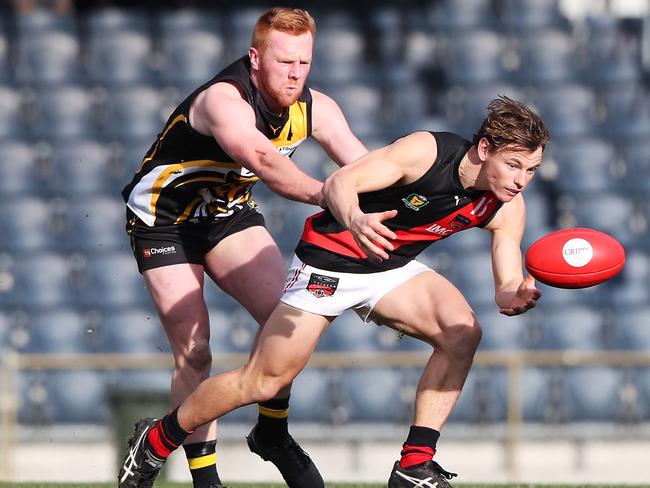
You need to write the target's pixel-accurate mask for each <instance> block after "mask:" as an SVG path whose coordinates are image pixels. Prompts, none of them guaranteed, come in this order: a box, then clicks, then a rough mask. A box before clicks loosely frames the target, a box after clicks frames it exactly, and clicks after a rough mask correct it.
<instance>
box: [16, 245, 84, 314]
mask: <svg viewBox="0 0 650 488" xmlns="http://www.w3.org/2000/svg"><path fill="white" fill-rule="evenodd" d="M44 270H47V272H45V271H44ZM8 273H10V274H9V275H8V276H10V279H11V283H12V286H11V287H10V289H9V290H7V297H6V298H7V302H6V303H9V304H12V305H17V306H21V307H33V308H35V309H40V308H46V307H54V306H61V305H73V304H75V303H77V300H78V297H79V289H78V288H77V286H76V283H75V281H74V275H73V268H72V263H71V261H70V259H68V258H66V257H64V256H61V255H58V254H54V253H49V252H44V251H41V252H39V253H38V254H36V255H30V254H21V255H20V257H19V258H16V260H15V263H14V265H13V266H11V267H10V268H9V270H8Z"/></svg>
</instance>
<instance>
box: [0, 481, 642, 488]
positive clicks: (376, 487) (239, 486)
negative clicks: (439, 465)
mask: <svg viewBox="0 0 650 488" xmlns="http://www.w3.org/2000/svg"><path fill="white" fill-rule="evenodd" d="M64 486H65V487H66V488H68V487H69V488H115V483H90V484H88V483H81V484H80V483H6V482H5V483H2V482H0V488H62V487H64ZM454 486H455V487H456V488H622V487H625V488H650V485H621V484H616V485H528V484H501V485H467V484H455V485H454ZM155 488H191V485H190V484H188V483H164V482H159V483H156V486H155ZM228 488H286V485H282V484H274V483H256V484H250V483H228ZM327 488H386V485H384V484H363V483H331V484H329V483H328V485H327Z"/></svg>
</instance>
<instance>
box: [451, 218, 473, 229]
mask: <svg viewBox="0 0 650 488" xmlns="http://www.w3.org/2000/svg"><path fill="white" fill-rule="evenodd" d="M471 223H472V221H471V220H470V219H468V218H467V217H465V216H464V215H461V214H458V215H456V216H455V217H454V218H453V219H452V220H451V222H449V227H451V230H453V231H455V232H458V231H461V230H463V229H464V228H465V227H467V226H468V225H469V224H471Z"/></svg>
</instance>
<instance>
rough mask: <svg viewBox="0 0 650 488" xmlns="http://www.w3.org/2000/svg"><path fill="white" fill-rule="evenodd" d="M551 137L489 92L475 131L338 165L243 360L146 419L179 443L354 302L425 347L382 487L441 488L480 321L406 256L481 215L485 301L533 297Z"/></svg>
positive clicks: (369, 317) (263, 388)
mask: <svg viewBox="0 0 650 488" xmlns="http://www.w3.org/2000/svg"><path fill="white" fill-rule="evenodd" d="M548 138H549V135H548V131H547V130H546V127H545V126H544V123H543V122H542V121H541V119H540V118H539V117H538V116H537V115H536V114H534V113H533V112H532V111H531V110H530V109H529V108H527V107H526V106H525V105H523V104H521V103H519V102H516V101H514V100H511V99H509V98H507V97H500V98H498V99H495V100H493V101H492V102H491V103H490V104H489V105H488V114H487V117H486V118H485V120H484V122H483V125H482V126H481V128H480V129H479V131H478V133H477V134H476V135H475V136H474V140H473V141H467V140H465V139H463V138H462V137H460V136H458V135H455V134H450V133H445V132H427V131H420V132H414V133H412V134H409V135H407V136H405V137H403V138H401V139H398V140H397V141H395V142H394V143H392V144H390V145H388V146H386V147H384V148H380V149H377V150H375V151H372V152H370V153H368V154H366V155H364V156H362V157H361V158H359V159H358V160H357V161H355V162H354V163H352V164H350V165H348V166H345V167H344V168H341V169H340V170H338V171H336V172H335V173H334V174H333V175H332V176H330V177H329V178H328V179H327V181H326V182H325V186H324V188H323V196H324V203H325V207H326V210H325V211H323V212H321V213H319V214H316V215H314V216H312V217H309V218H308V219H307V221H306V223H305V230H304V232H303V235H302V238H301V240H300V243H299V244H298V247H297V248H296V256H295V258H294V262H293V264H292V266H291V270H290V274H289V277H288V279H287V283H286V285H285V292H284V294H283V296H282V299H281V302H280V304H279V305H278V306H277V307H276V309H275V310H274V311H273V313H272V314H271V317H270V318H269V320H268V322H267V323H266V324H265V326H264V328H263V329H262V331H261V334H260V337H259V341H258V343H257V344H256V346H255V348H254V350H253V353H252V355H251V358H250V361H249V363H248V364H247V365H246V366H244V367H242V368H239V369H237V370H233V371H229V372H226V373H222V374H219V375H216V376H213V377H211V378H209V379H207V380H205V381H204V382H203V383H202V384H201V386H199V388H197V389H196V390H195V392H194V393H193V394H192V395H191V396H190V397H189V398H188V399H187V400H186V401H185V402H183V404H182V405H181V406H180V408H179V409H177V410H175V411H173V412H171V413H170V414H168V415H166V416H165V417H163V419H162V420H161V421H159V422H155V423H150V424H149V425H150V426H148V427H147V429H149V432H158V433H157V434H154V435H158V436H163V435H174V436H178V437H177V441H179V442H180V441H181V440H182V439H183V437H184V436H185V435H187V433H188V432H191V431H192V429H195V428H197V427H198V426H199V425H201V424H203V423H204V422H209V421H211V420H212V419H214V418H218V417H220V416H222V415H225V414H226V413H228V412H229V411H231V410H232V409H234V408H237V407H239V406H241V405H246V404H249V403H252V402H255V401H260V400H265V399H268V398H271V397H272V396H273V395H275V394H276V393H277V391H279V390H281V389H282V388H283V387H284V385H287V384H290V383H291V381H293V379H294V378H295V376H296V375H297V374H298V373H299V372H300V370H301V369H302V368H303V367H304V366H305V365H306V364H307V361H308V360H309V358H310V356H311V354H312V352H313V351H314V349H315V348H316V344H317V343H318V339H319V337H320V336H321V334H322V333H323V332H324V331H325V329H326V328H327V327H328V326H329V325H330V323H331V322H332V321H333V320H334V319H335V318H336V317H337V316H338V315H340V314H341V313H343V312H344V311H345V310H348V309H352V310H355V311H356V312H357V313H358V314H359V316H360V317H361V318H362V319H363V320H364V321H366V322H369V321H373V322H375V323H376V324H378V325H385V326H388V327H391V328H393V329H396V330H397V331H400V332H401V333H404V334H408V335H410V336H413V337H415V338H417V339H420V340H422V341H425V342H426V343H428V344H430V345H431V346H432V347H433V351H432V354H431V357H430V359H429V361H428V363H427V365H426V366H425V368H424V371H423V373H422V376H421V378H420V382H419V384H418V388H417V393H416V398H415V409H414V410H415V411H414V419H413V424H412V425H411V427H410V429H409V433H408V436H407V438H406V441H405V442H404V444H403V449H402V452H401V459H400V460H399V461H397V462H395V464H394V466H393V469H392V472H391V474H390V478H389V481H388V487H389V488H409V487H414V486H421V487H431V488H433V487H438V488H450V487H451V485H450V484H449V480H450V479H451V478H452V477H454V476H455V474H454V473H450V472H448V471H446V470H444V469H443V468H442V467H441V466H440V465H439V464H438V463H437V462H435V461H433V455H434V454H435V450H436V443H437V441H438V438H439V436H440V431H441V430H442V427H443V426H444V424H445V422H446V421H447V418H448V417H449V415H450V414H451V412H452V409H453V408H454V405H455V404H456V401H457V400H458V397H459V395H460V392H461V389H462V387H463V384H464V383H465V379H466V377H467V374H468V372H469V370H470V367H471V365H472V360H473V357H474V353H475V352H476V349H477V347H478V344H479V342H480V340H481V327H480V325H479V322H478V319H477V318H476V315H475V313H474V311H473V310H472V308H471V307H470V305H469V304H468V302H467V300H466V299H465V297H463V295H462V294H461V292H460V291H459V290H458V289H457V288H456V287H455V286H454V285H453V284H452V283H451V282H450V281H448V280H447V279H446V278H444V277H443V276H442V275H440V274H439V273H437V272H435V271H434V270H432V269H430V268H429V267H427V266H425V265H424V264H422V263H420V262H418V261H416V260H415V258H416V256H417V255H418V254H419V253H420V252H422V251H423V250H424V249H425V248H426V247H427V246H429V245H431V244H433V243H435V242H436V241H439V240H441V239H445V238H447V237H450V236H453V235H454V234H455V233H457V232H461V231H464V230H466V229H470V228H472V227H479V228H483V229H485V230H487V231H489V232H490V233H491V236H492V252H491V258H492V270H493V276H494V293H495V294H494V297H495V302H496V305H497V306H498V307H499V309H500V311H501V313H503V314H505V315H509V316H510V315H518V314H522V313H525V312H526V311H528V310H530V309H531V308H533V307H534V306H535V305H536V303H537V300H538V299H539V298H540V296H541V292H540V291H539V290H538V289H537V288H536V287H535V280H534V279H533V278H532V277H530V276H524V273H523V269H522V268H523V266H522V254H521V248H520V244H521V239H522V236H523V232H524V226H525V220H526V214H525V206H524V199H523V193H522V192H523V191H524V190H525V189H526V187H527V186H528V184H529V183H530V182H531V181H532V179H533V177H534V175H535V172H536V171H537V169H538V168H539V166H540V164H541V161H542V153H543V150H544V146H545V144H546V142H547V141H548ZM378 387H379V388H381V385H378ZM395 395H396V397H397V396H399V392H397V391H396V392H395ZM143 422H144V421H143ZM143 451H146V449H143Z"/></svg>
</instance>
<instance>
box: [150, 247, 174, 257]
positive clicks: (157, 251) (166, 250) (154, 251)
mask: <svg viewBox="0 0 650 488" xmlns="http://www.w3.org/2000/svg"><path fill="white" fill-rule="evenodd" d="M169 254H176V246H167V247H146V248H144V249H143V250H142V255H143V256H144V257H145V258H150V257H151V256H155V255H162V256H167V255H169Z"/></svg>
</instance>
